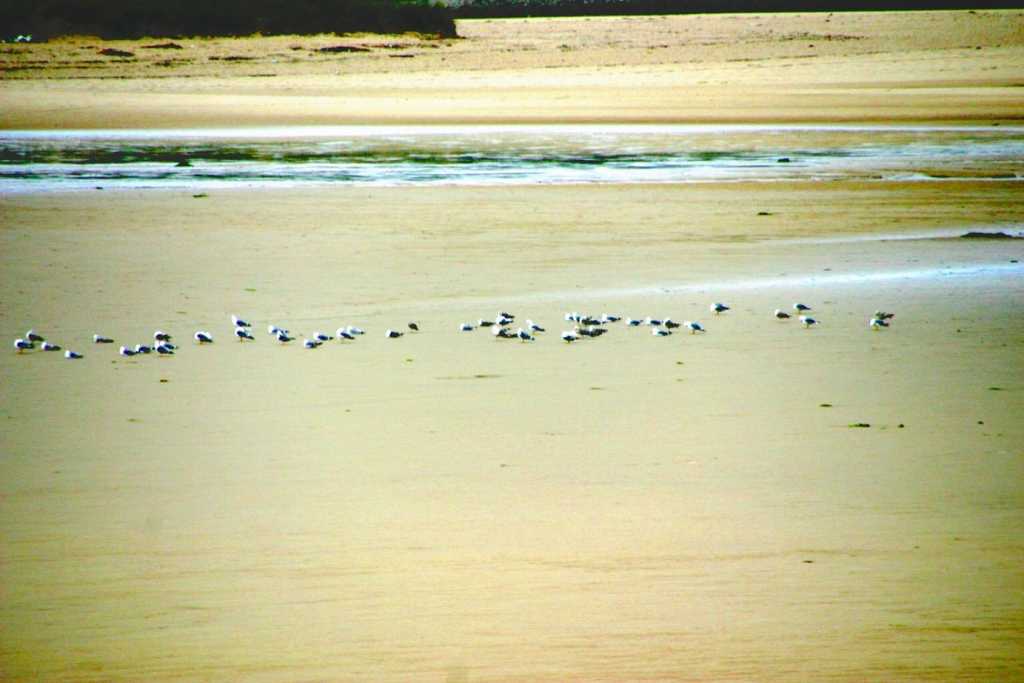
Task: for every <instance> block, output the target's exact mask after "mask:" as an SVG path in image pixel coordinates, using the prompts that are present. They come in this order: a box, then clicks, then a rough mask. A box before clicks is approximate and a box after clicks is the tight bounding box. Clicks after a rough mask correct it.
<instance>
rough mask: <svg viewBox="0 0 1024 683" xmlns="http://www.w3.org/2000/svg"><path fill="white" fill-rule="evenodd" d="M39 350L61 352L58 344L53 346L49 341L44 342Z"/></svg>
mask: <svg viewBox="0 0 1024 683" xmlns="http://www.w3.org/2000/svg"><path fill="white" fill-rule="evenodd" d="M39 348H41V349H42V350H43V351H60V347H59V346H57V345H56V344H51V343H50V342H48V341H44V342H43V343H42V345H41V346H40V347H39Z"/></svg>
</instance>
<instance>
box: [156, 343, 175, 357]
mask: <svg viewBox="0 0 1024 683" xmlns="http://www.w3.org/2000/svg"><path fill="white" fill-rule="evenodd" d="M176 348H178V347H177V346H175V345H174V344H167V343H163V344H157V346H156V352H157V353H158V354H160V355H161V356H173V355H174V349H176Z"/></svg>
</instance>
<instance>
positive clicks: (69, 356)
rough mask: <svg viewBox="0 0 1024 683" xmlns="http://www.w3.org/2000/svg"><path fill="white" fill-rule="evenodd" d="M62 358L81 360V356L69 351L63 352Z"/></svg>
mask: <svg viewBox="0 0 1024 683" xmlns="http://www.w3.org/2000/svg"><path fill="white" fill-rule="evenodd" d="M64 357H65V358H81V357H82V354H80V353H76V352H74V351H72V350H71V349H68V350H67V351H65V352H64Z"/></svg>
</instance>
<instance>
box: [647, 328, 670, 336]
mask: <svg viewBox="0 0 1024 683" xmlns="http://www.w3.org/2000/svg"><path fill="white" fill-rule="evenodd" d="M651 334H653V335H654V336H655V337H667V336H669V335H670V334H672V330H666V329H664V328H662V327H655V328H654V329H653V330H651Z"/></svg>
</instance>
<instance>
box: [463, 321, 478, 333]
mask: <svg viewBox="0 0 1024 683" xmlns="http://www.w3.org/2000/svg"><path fill="white" fill-rule="evenodd" d="M459 329H460V330H462V331H463V332H471V331H473V330H475V329H476V327H474V326H473V325H470V324H469V323H462V324H461V325H459Z"/></svg>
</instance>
